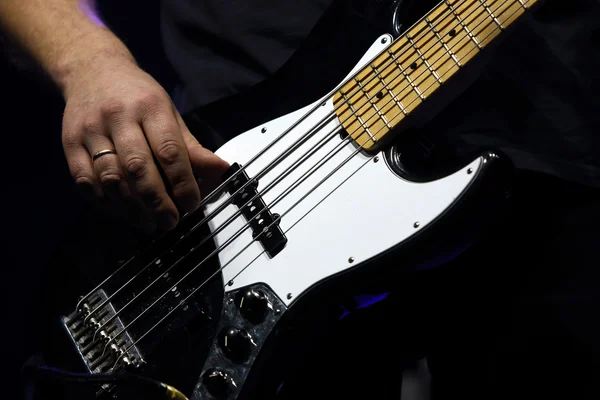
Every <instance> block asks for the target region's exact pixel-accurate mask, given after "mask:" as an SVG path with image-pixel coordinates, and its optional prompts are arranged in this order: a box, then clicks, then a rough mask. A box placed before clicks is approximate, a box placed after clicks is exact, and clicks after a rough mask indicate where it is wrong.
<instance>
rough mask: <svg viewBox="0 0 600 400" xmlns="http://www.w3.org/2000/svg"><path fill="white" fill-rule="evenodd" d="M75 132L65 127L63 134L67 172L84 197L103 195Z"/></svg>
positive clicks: (86, 152) (90, 162) (87, 154)
mask: <svg viewBox="0 0 600 400" xmlns="http://www.w3.org/2000/svg"><path fill="white" fill-rule="evenodd" d="M79 138H80V136H79V135H78V134H77V132H75V131H72V132H69V131H68V130H67V129H65V133H64V134H63V148H64V151H65V157H66V159H67V164H68V166H69V172H70V173H71V176H72V177H73V180H74V181H75V184H76V186H77V189H78V190H79V191H81V193H82V194H83V195H84V196H85V197H88V198H89V197H93V196H94V195H95V196H97V197H102V196H103V191H102V187H101V186H100V184H99V182H98V180H97V179H96V174H95V173H94V167H93V165H92V158H91V157H90V155H89V153H88V151H87V149H86V148H85V146H84V145H83V143H82V142H81V140H80V139H79Z"/></svg>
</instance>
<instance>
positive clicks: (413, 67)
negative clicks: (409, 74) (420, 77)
mask: <svg viewBox="0 0 600 400" xmlns="http://www.w3.org/2000/svg"><path fill="white" fill-rule="evenodd" d="M410 69H412V70H413V71H414V70H415V69H417V63H416V62H414V63H412V64H410Z"/></svg>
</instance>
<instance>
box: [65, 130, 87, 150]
mask: <svg viewBox="0 0 600 400" xmlns="http://www.w3.org/2000/svg"><path fill="white" fill-rule="evenodd" d="M81 145H82V140H81V138H80V136H79V135H77V134H76V133H66V134H64V135H63V147H64V148H65V150H72V149H75V148H77V147H80V146H81Z"/></svg>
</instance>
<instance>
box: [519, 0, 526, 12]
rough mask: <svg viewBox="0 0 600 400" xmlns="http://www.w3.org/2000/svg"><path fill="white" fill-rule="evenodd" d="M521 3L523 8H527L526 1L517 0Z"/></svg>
mask: <svg viewBox="0 0 600 400" xmlns="http://www.w3.org/2000/svg"><path fill="white" fill-rule="evenodd" d="M517 1H518V2H519V3H520V4H521V7H523V10H527V4H525V2H524V1H523V0H517Z"/></svg>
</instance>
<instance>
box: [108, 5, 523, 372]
mask: <svg viewBox="0 0 600 400" xmlns="http://www.w3.org/2000/svg"><path fill="white" fill-rule="evenodd" d="M509 1H510V0H505V1H504V3H503V4H502V5H504V4H505V3H507V2H509ZM499 8H500V7H498V9H499ZM496 10H497V9H496ZM496 10H494V11H496ZM520 10H521V9H520V8H519V9H518V10H517V11H515V12H513V13H512V14H511V15H510V16H509V17H508V19H510V18H511V17H512V16H514V15H515V14H516V13H517V12H518V11H520ZM505 11H506V10H505ZM505 11H503V12H502V13H501V14H499V15H498V16H501V15H502V14H503V13H504V12H505ZM508 19H507V20H508ZM491 24H492V23H489V24H488V25H487V26H489V25H491ZM492 34H493V33H490V34H488V35H487V36H486V37H485V38H484V39H483V40H484V41H485V40H486V39H487V38H488V37H489V36H491V35H492ZM475 49H476V47H474V48H473V49H471V50H470V51H469V52H468V53H467V55H468V54H470V53H471V52H472V51H473V50H475ZM463 59H464V57H463ZM448 72H449V71H447V72H446V73H448ZM446 73H444V75H445V74H446ZM431 86H433V84H432V85H430V87H431ZM400 115H402V114H401V113H397V114H396V116H395V117H394V118H393V119H395V118H397V117H399V116H400ZM382 129H383V128H382ZM380 131H381V129H380V130H379V131H378V132H377V133H376V135H378V134H379V132H380ZM360 150H361V149H360V148H359V149H357V150H356V151H355V152H354V153H353V154H352V155H351V156H350V157H349V158H348V159H346V160H345V161H344V162H343V163H342V164H341V165H340V166H338V167H337V168H336V169H335V170H334V171H332V172H331V173H330V174H329V175H328V176H326V177H325V178H324V179H323V180H322V181H321V182H319V184H317V186H316V187H318V186H320V185H321V184H322V183H323V182H325V181H326V180H327V179H328V178H329V177H330V176H331V175H332V174H333V173H335V172H336V171H337V170H339V168H341V167H342V166H343V165H344V164H345V163H346V162H347V161H349V160H350V159H351V158H353V157H354V156H355V155H356V154H358V153H359V152H360ZM370 160H371V159H370V158H368V159H367V160H366V161H365V163H363V165H361V167H359V169H361V168H362V167H363V166H364V165H366V163H367V162H369V161H370ZM356 172H358V170H357V171H355V172H354V173H353V174H351V175H350V177H351V176H353V175H354V174H355V173H356ZM348 179H349V177H348V178H346V179H345V180H344V181H343V182H342V184H343V183H344V182H345V181H347V180H348ZM339 186H341V184H340V185H338V187H339ZM316 187H315V188H313V189H312V190H311V191H310V192H309V193H307V194H306V195H304V196H303V197H302V198H301V199H299V200H298V201H297V202H296V203H295V204H294V205H292V206H291V207H290V209H288V210H287V211H286V212H285V213H284V214H282V215H281V216H279V217H278V218H277V219H276V221H273V223H271V225H269V227H267V229H268V228H270V227H271V226H272V225H273V224H275V223H276V222H277V221H278V220H279V219H281V218H282V217H283V216H284V215H285V214H287V213H288V212H289V211H291V209H293V208H294V207H295V206H296V205H297V204H299V203H300V202H301V201H302V200H303V199H304V198H305V197H306V196H308V195H310V193H312V191H314V190H315V189H316ZM336 189H337V187H336ZM336 189H334V190H336ZM330 194H331V192H330V193H329V194H328V195H327V197H328V196H329V195H330ZM323 200H324V199H322V200H321V202H322V201H323ZM319 203H320V202H319ZM317 205H318V204H317ZM315 207H316V206H315ZM315 207H313V208H312V209H311V210H309V212H310V211H312V210H313V209H314V208H315ZM307 214H308V213H307ZM305 216H306V215H305ZM302 218H304V216H303V217H302ZM295 225H296V224H294V225H292V227H293V226H295ZM289 229H291V227H290V228H289ZM289 229H288V230H287V231H286V232H288V231H289ZM256 239H258V238H256ZM256 239H254V240H253V241H252V242H250V243H249V244H248V245H247V246H246V247H245V248H244V249H242V250H241V251H240V252H239V253H237V254H236V255H235V256H234V257H233V258H232V259H231V260H229V262H228V263H227V264H225V265H224V266H222V267H221V268H220V269H219V270H218V271H216V272H215V273H214V274H212V275H211V277H209V278H208V279H207V280H206V281H205V282H204V283H203V284H201V285H200V286H198V287H197V288H196V289H194V290H193V291H192V292H191V293H190V294H189V295H188V296H187V297H186V298H185V299H183V300H181V301H180V303H179V304H178V305H177V306H175V307H174V308H173V309H171V310H170V311H169V312H168V313H167V314H166V315H165V316H164V317H163V318H161V320H159V321H158V322H157V323H156V324H155V325H154V326H153V327H152V328H150V329H149V330H148V331H146V333H144V334H143V335H142V336H141V337H140V338H138V339H137V340H136V341H135V342H134V343H133V344H132V345H130V346H129V347H128V348H127V349H126V350H125V351H124V354H125V353H127V352H128V351H129V350H130V349H131V348H132V347H133V346H135V345H136V344H137V343H138V342H139V341H140V340H142V339H143V338H144V337H145V336H146V335H148V334H149V333H150V332H151V331H152V330H153V329H155V328H156V327H157V326H158V325H159V324H160V323H162V322H163V321H164V320H165V319H166V318H168V316H169V315H171V314H172V313H173V312H174V311H175V310H176V309H177V308H179V307H180V306H181V305H182V304H184V303H185V302H186V301H187V300H188V299H189V298H191V296H193V295H194V294H195V293H196V292H197V291H198V290H199V289H201V288H202V287H203V286H204V285H205V284H206V283H207V282H208V281H210V279H212V278H214V276H216V274H218V273H219V272H221V271H222V270H223V269H224V268H225V267H226V266H227V265H228V264H229V263H230V262H231V261H233V260H234V259H235V258H236V257H237V256H239V254H241V253H242V252H243V251H245V249H247V248H248V247H249V246H250V245H251V244H252V243H253V242H255V241H256ZM263 253H264V251H263ZM263 253H261V254H263ZM245 268H246V267H245ZM245 268H244V269H245ZM119 361H120V358H119V359H117V362H116V363H115V365H114V366H113V369H114V368H115V367H116V366H117V364H118V362H119Z"/></svg>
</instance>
